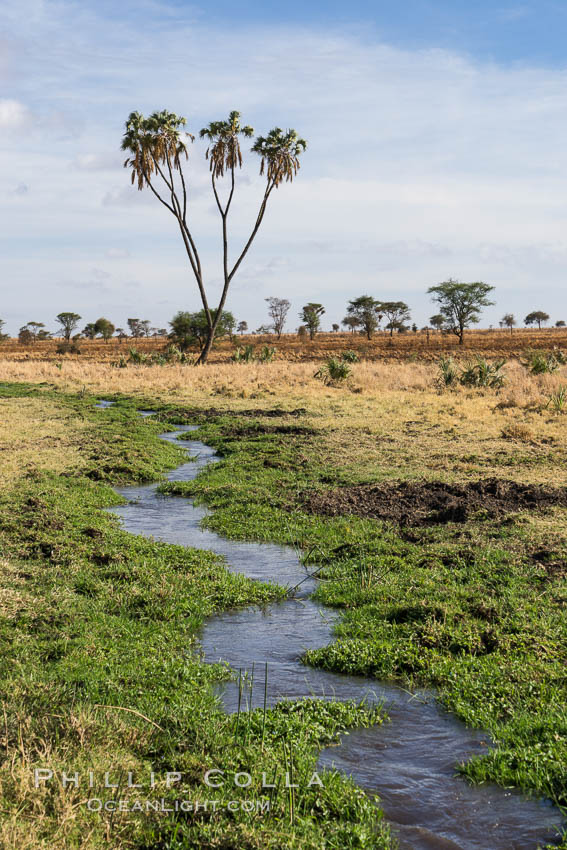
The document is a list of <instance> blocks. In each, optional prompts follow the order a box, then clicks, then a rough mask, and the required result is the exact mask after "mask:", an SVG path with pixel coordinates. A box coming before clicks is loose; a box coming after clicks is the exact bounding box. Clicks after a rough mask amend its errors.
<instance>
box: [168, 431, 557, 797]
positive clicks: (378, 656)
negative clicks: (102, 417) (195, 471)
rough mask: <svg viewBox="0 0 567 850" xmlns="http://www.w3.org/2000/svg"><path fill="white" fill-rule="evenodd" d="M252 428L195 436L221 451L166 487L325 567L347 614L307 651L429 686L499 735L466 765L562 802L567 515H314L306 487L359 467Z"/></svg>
mask: <svg viewBox="0 0 567 850" xmlns="http://www.w3.org/2000/svg"><path fill="white" fill-rule="evenodd" d="M252 426H253V423H250V422H247V423H246V425H245V424H244V422H243V420H239V419H235V418H230V417H227V418H225V419H223V420H217V421H216V422H215V423H212V424H211V423H210V424H206V425H204V426H203V427H201V428H200V430H199V432H197V433H191V434H188V435H187V438H188V439H192V438H197V439H201V440H203V441H204V442H206V443H208V444H210V445H213V446H215V447H216V448H217V450H218V451H219V452H220V454H221V455H222V456H223V462H222V463H219V464H215V465H213V466H211V467H209V468H208V469H207V470H205V471H204V472H203V474H202V475H200V476H199V478H198V479H197V480H196V481H194V482H189V483H179V484H178V483H175V484H166V485H164V486H163V488H162V489H163V490H164V491H165V492H169V493H178V494H183V495H190V496H192V497H194V498H196V499H197V500H199V501H202V502H204V503H206V504H207V505H208V506H209V507H211V508H214V513H213V514H212V515H211V516H209V517H207V519H206V521H205V522H206V524H207V526H208V527H210V528H212V529H214V530H215V531H217V532H219V533H221V534H223V535H226V536H231V537H234V538H239V539H251V540H252V539H253V540H264V541H268V540H273V541H277V542H279V543H287V544H289V545H294V546H296V547H298V548H300V549H301V550H302V551H303V553H304V555H307V554H308V557H309V559H310V561H312V562H315V561H316V562H317V563H319V564H320V565H322V566H323V570H322V573H321V575H322V577H323V578H324V579H325V581H324V582H322V583H321V585H320V587H319V589H318V591H317V598H318V599H319V600H320V601H321V602H324V603H325V604H328V605H332V606H336V607H338V608H341V609H342V610H343V618H342V620H341V622H340V624H339V625H338V627H337V640H336V642H335V643H333V644H331V645H330V646H328V647H323V648H321V649H317V650H313V651H310V652H308V653H306V656H305V661H306V663H309V664H313V665H317V666H320V667H323V668H325V669H328V670H333V671H336V672H345V673H354V674H361V675H366V676H375V677H377V678H386V679H392V680H398V681H402V682H404V683H406V684H409V685H410V686H412V685H417V684H422V685H432V686H434V687H436V688H437V689H438V692H439V697H440V699H441V700H442V702H443V703H444V704H445V705H446V706H447V708H448V709H450V710H451V711H452V712H454V713H455V714H456V715H457V716H459V717H460V718H462V719H463V720H465V721H466V722H467V723H469V724H471V725H473V726H477V727H482V728H484V729H486V730H488V731H489V732H490V734H491V735H492V737H493V739H494V742H495V748H494V749H493V750H491V751H490V752H489V753H488V754H487V755H485V756H483V757H478V758H475V759H473V760H472V761H470V762H469V763H467V764H465V765H462V766H461V767H460V769H461V771H462V773H463V774H465V775H466V776H468V777H469V778H470V779H472V780H473V781H478V782H484V781H493V782H497V783H499V784H501V785H503V786H505V787H510V786H515V787H517V788H521V789H522V790H524V791H527V792H534V793H536V794H538V795H543V796H547V797H549V798H551V799H552V800H553V801H555V802H556V803H557V804H559V805H562V806H565V807H567V770H566V767H567V676H566V672H565V671H566V662H567V623H566V621H565V603H566V601H567V587H566V581H565V569H564V568H565V562H566V559H567V541H566V539H565V535H564V525H565V511H564V510H562V509H555V510H552V511H550V512H549V513H548V514H547V515H545V516H544V517H540V518H539V519H537V518H535V519H534V518H533V517H531V516H530V515H528V514H515V515H512V516H510V517H509V518H508V519H506V520H505V521H504V522H495V521H491V520H487V519H486V520H477V521H475V522H468V523H466V524H448V525H445V526H443V525H440V526H432V527H428V528H423V529H421V528H420V529H412V530H411V531H410V532H409V533H408V532H407V531H401V530H400V529H398V528H396V527H393V526H389V525H388V524H385V523H380V522H378V521H373V520H367V519H361V518H357V517H355V516H349V517H337V518H322V517H316V516H310V515H307V514H306V513H305V512H304V511H303V510H302V503H301V492H302V491H303V490H305V489H308V488H313V487H315V488H317V487H319V488H327V487H333V486H340V485H343V484H348V483H352V482H357V483H358V482H364V481H366V480H367V477H366V476H367V473H366V470H365V469H364V468H363V467H356V466H351V467H350V468H349V469H347V470H346V469H343V468H340V467H338V468H334V467H332V466H330V465H328V464H327V463H325V462H324V461H322V460H321V458H323V457H324V453H323V452H322V451H321V440H322V435H320V434H317V433H316V432H314V433H312V434H299V435H294V434H292V433H288V434H278V433H265V432H263V431H262V427H263V426H262V424H261V423H256V426H257V427H256V432H255V433H254V428H253V427H252ZM244 429H247V431H246V430H244ZM345 431H346V429H345ZM542 462H545V458H544V460H543V461H542ZM550 546H551V551H549V552H548V554H547V556H546V558H545V560H546V562H550V563H551V564H559V565H561V564H563V568H562V571H561V569H560V570H558V571H557V572H554V571H553V570H546V569H545V567H544V566H543V565H542V563H541V562H540V560H538V559H537V558H534V557H533V553H534V552H535V551H537V550H538V549H541V548H542V547H544V548H547V549H550Z"/></svg>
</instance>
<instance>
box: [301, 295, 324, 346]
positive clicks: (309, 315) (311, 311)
mask: <svg viewBox="0 0 567 850" xmlns="http://www.w3.org/2000/svg"><path fill="white" fill-rule="evenodd" d="M324 312H325V308H324V307H323V305H322V304H316V303H314V302H313V301H310V302H309V304H306V305H305V307H303V308H302V310H301V313H300V314H299V318H300V319H301V320H302V321H303V322H304V323H305V325H306V327H307V330H308V331H309V338H310V339H314V338H315V334H316V333H317V331H318V330H319V328H320V327H321V316H322V315H323V313H324Z"/></svg>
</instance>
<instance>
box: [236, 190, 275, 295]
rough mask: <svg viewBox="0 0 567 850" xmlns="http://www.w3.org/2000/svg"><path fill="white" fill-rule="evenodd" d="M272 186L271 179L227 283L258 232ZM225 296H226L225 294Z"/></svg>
mask: <svg viewBox="0 0 567 850" xmlns="http://www.w3.org/2000/svg"><path fill="white" fill-rule="evenodd" d="M274 186H275V183H274V182H273V181H272V183H271V184H268V187H267V188H266V191H265V193H264V198H263V200H262V203H261V204H260V210H259V212H258V217H257V219H256V224H255V225H254V228H253V230H252V233H251V234H250V238H249V239H248V242H247V243H246V245H245V246H244V248H243V249H242V252H241V254H240V256H239V258H238V260H237V261H236V263H235V264H234V266H233V268H232V271H231V272H230V274H229V276H228V283H230V282H231V280H232V278H233V277H234V275H235V274H236V272H237V270H238V267H239V265H240V263H241V262H242V260H243V259H244V257H245V256H246V254H247V253H248V249H249V248H250V245H251V244H252V242H253V241H254V237H255V236H256V234H257V233H258V230H259V229H260V225H261V224H262V219H263V218H264V213H265V212H266V206H267V203H268V198H269V197H270V194H271V192H272V189H273V188H274ZM225 297H226V296H225Z"/></svg>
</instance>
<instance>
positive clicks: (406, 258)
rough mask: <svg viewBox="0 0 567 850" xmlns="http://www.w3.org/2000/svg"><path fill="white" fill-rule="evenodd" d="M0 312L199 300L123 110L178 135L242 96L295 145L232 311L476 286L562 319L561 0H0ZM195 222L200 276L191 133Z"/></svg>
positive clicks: (155, 313)
mask: <svg viewBox="0 0 567 850" xmlns="http://www.w3.org/2000/svg"><path fill="white" fill-rule="evenodd" d="M0 24H1V28H0V33H1V34H0V146H1V156H0V215H1V216H2V222H3V226H2V230H1V231H0V243H1V244H0V249H1V252H2V253H1V256H2V266H3V268H2V276H1V280H2V297H1V300H0V318H2V319H5V320H6V321H7V324H8V329H9V330H11V331H12V332H17V329H18V327H19V326H20V325H22V324H24V322H26V321H30V320H36V321H44V322H46V324H47V325H48V327H50V328H52V329H54V322H53V318H54V316H55V315H56V313H58V312H59V311H61V310H76V311H78V312H79V313H81V315H82V316H83V318H84V320H85V322H87V321H92V320H94V319H96V318H97V317H98V316H100V315H105V316H108V317H109V318H110V319H112V320H113V321H114V322H115V323H116V324H117V325H124V323H125V321H126V318H127V317H129V316H139V317H140V318H149V319H150V320H151V322H152V324H154V325H156V326H159V327H163V326H165V325H166V323H167V321H168V319H170V318H171V316H172V315H173V313H174V312H175V311H176V310H177V309H180V308H181V309H198V308H199V306H200V305H199V301H198V297H197V293H196V290H195V286H194V284H193V282H192V280H191V277H190V274H189V270H188V268H187V264H186V261H185V258H184V254H183V250H182V246H181V244H180V240H179V238H178V236H177V235H176V233H175V229H174V226H173V225H174V222H173V220H170V219H169V218H168V217H167V215H166V214H165V213H164V211H163V210H162V209H161V208H160V207H159V205H157V203H156V202H154V199H152V198H151V197H150V196H149V195H148V193H147V192H143V193H138V192H136V190H135V189H133V188H131V187H130V185H129V180H128V176H127V173H126V172H125V171H124V170H123V169H122V167H121V162H122V159H123V157H122V155H121V154H120V151H119V146H120V138H121V134H122V128H123V123H124V120H125V118H126V117H127V115H128V113H129V112H130V111H131V110H133V109H139V110H141V111H143V112H149V111H151V110H153V109H156V108H169V109H171V110H173V111H176V112H179V113H182V114H184V115H186V116H187V118H188V126H189V129H190V130H192V131H193V132H195V131H197V132H198V130H199V129H200V127H201V126H203V125H204V124H206V123H208V122H209V121H210V120H212V119H217V118H221V117H223V116H225V115H226V114H227V113H228V112H229V111H230V110H231V109H233V108H236V109H240V110H241V111H242V112H243V117H244V119H245V121H246V122H247V123H251V124H252V125H253V126H254V127H255V128H256V130H257V132H260V133H264V132H265V131H267V130H269V129H270V127H272V126H274V125H276V124H277V125H281V126H294V127H296V129H297V130H298V131H300V132H301V134H302V135H304V136H305V137H306V138H307V139H308V140H309V150H308V152H307V153H306V155H305V157H304V161H303V167H302V169H301V172H300V175H299V176H298V178H297V181H296V182H295V183H294V184H293V185H292V186H283V187H282V188H281V189H279V190H278V192H277V193H276V196H275V197H274V198H273V199H272V203H271V208H270V209H269V210H268V215H267V218H266V222H265V226H263V228H262V231H261V232H260V235H259V237H258V239H257V241H256V243H255V244H254V246H253V249H252V252H251V253H250V255H249V257H248V258H247V261H246V264H245V265H244V266H243V268H242V272H241V273H239V275H238V277H237V278H236V280H235V283H234V287H233V291H232V293H231V296H230V299H229V304H228V307H229V309H231V310H232V312H233V313H234V314H235V315H236V316H237V318H238V319H246V320H247V321H248V323H249V325H250V327H252V328H253V327H256V326H258V325H259V324H261V323H263V322H265V321H266V318H267V317H266V312H265V305H264V301H263V299H264V298H266V297H268V296H270V295H278V296H286V297H289V298H290V299H291V300H292V302H293V318H292V319H291V321H290V324H291V325H292V326H293V327H295V326H296V325H297V324H298V320H297V319H296V316H297V313H298V311H299V308H300V307H301V305H302V303H305V301H306V300H314V301H320V302H321V303H323V304H325V306H326V308H327V313H326V317H325V318H326V321H327V322H328V324H329V325H330V323H331V322H333V321H340V319H341V318H342V316H343V315H344V313H345V307H346V303H347V301H348V299H349V298H353V297H356V296H357V295H360V294H363V293H367V292H368V293H370V294H373V295H375V296H376V297H378V298H383V299H388V300H391V299H395V300H398V299H403V300H405V301H407V302H408V304H409V305H410V307H411V308H412V313H413V317H414V318H415V320H416V322H417V323H418V324H419V325H423V324H425V322H426V321H427V319H428V317H429V316H430V315H431V314H432V312H434V309H433V306H434V305H432V304H431V303H430V301H429V299H428V297H427V295H426V289H427V287H428V286H430V285H432V284H435V283H437V282H439V281H440V280H444V279H446V278H448V277H457V278H459V279H462V280H485V281H487V282H488V283H491V284H493V285H494V286H495V287H496V292H495V295H496V300H497V305H496V306H495V307H494V308H492V309H491V310H489V311H487V312H486V314H485V317H484V323H485V324H490V323H494V324H496V323H497V322H498V320H499V318H501V316H502V314H503V313H504V312H508V311H512V312H514V313H516V315H517V317H518V318H523V316H524V315H525V314H526V313H527V312H529V311H530V310H532V309H545V310H547V312H549V313H550V314H551V315H552V318H553V319H554V320H556V319H560V318H562V319H566V320H567V304H566V301H565V272H566V264H567V235H566V234H567V227H566V225H567V146H566V145H565V138H566V136H567V53H566V49H565V47H564V45H565V43H566V38H565V37H566V35H567V26H566V25H567V3H565V2H550V0H540V2H538V3H535V2H527V3H504V2H503V3H501V4H498V3H497V4H496V5H494V4H489V3H485V2H481V3H479V2H477V3H475V4H471V3H464V2H461V0H453V1H452V2H448V0H443V2H439V0H407V2H398V3H394V2H378V3H376V2H374V3H370V2H366V0H354V1H353V2H350V3H348V4H347V3H344V2H343V3H338V2H334V0H331V2H325V3H323V2H319V0H315V2H310V3H309V4H307V8H306V7H305V4H303V3H299V2H297V0H288V2H287V3H285V4H277V3H272V2H264V3H252V2H241V3H239V4H238V6H235V4H234V3H230V4H229V3H228V2H225V0H219V2H217V3H215V4H214V9H213V8H211V6H209V5H207V6H204V5H201V4H199V3H194V4H189V3H184V2H183V3H182V2H167V3H166V2H161V0H146V2H137V1H136V2H134V1H133V0H125V1H124V2H123V3H122V4H121V5H120V10H119V13H117V11H116V4H115V3H112V4H111V3H108V2H96V3H95V2H91V0H81V2H68V0H64V2H53V0H19V2H17V3H16V2H14V0H7V2H6V0H5V2H4V3H3V5H2V8H1V10H0ZM245 165H246V168H245V171H244V172H243V175H242V177H243V179H242V180H241V185H240V187H239V195H238V204H237V206H236V208H235V216H234V220H233V225H232V227H233V230H232V233H233V240H234V241H233V245H234V250H235V251H236V249H237V247H238V245H239V244H240V243H241V242H242V240H243V239H245V238H246V234H247V230H248V228H249V226H250V224H251V222H252V221H253V218H254V213H255V209H256V204H257V198H258V196H259V193H260V191H261V186H262V184H261V182H260V180H259V177H258V175H257V169H258V163H257V162H256V161H255V160H254V158H253V157H252V156H251V155H249V154H248V155H247V160H246V163H245ZM189 173H190V179H191V180H192V181H193V183H194V185H195V192H194V206H193V220H194V221H195V229H196V232H197V236H198V239H199V245H200V246H201V250H202V254H203V258H204V264H205V270H206V274H207V280H208V281H209V285H210V286H211V287H212V290H213V293H214V292H216V291H218V283H219V265H218V247H219V226H218V220H217V217H216V216H215V211H214V208H213V204H212V199H211V197H210V195H209V193H208V178H207V173H206V165H205V163H204V160H203V146H202V145H200V144H199V143H197V144H195V145H194V146H193V150H192V158H191V165H190V172H189Z"/></svg>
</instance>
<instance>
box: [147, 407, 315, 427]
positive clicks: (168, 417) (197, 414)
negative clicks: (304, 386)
mask: <svg viewBox="0 0 567 850" xmlns="http://www.w3.org/2000/svg"><path fill="white" fill-rule="evenodd" d="M306 413H307V409H306V408H305V407H296V408H294V410H281V409H280V408H279V407H276V408H267V409H264V408H261V407H257V408H253V409H251V410H221V409H220V408H218V407H208V408H198V407H183V408H180V409H171V408H166V409H165V410H160V411H158V413H157V414H156V417H155V418H156V419H157V420H158V421H159V422H173V423H174V424H177V423H180V422H206V421H207V420H208V419H216V418H218V417H221V416H231V417H235V416H246V417H266V418H268V419H277V418H278V417H282V416H295V417H297V416H305V415H306Z"/></svg>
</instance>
